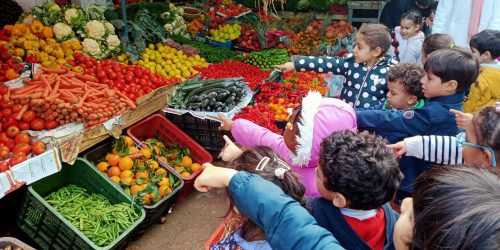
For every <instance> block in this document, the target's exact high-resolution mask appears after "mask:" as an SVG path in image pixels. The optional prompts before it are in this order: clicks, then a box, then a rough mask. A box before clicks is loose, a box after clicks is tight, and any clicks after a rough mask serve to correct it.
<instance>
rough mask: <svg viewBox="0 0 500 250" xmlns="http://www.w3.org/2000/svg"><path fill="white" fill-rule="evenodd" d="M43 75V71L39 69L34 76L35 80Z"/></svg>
mask: <svg viewBox="0 0 500 250" xmlns="http://www.w3.org/2000/svg"><path fill="white" fill-rule="evenodd" d="M41 75H42V71H38V72H37V73H36V74H35V75H34V76H33V80H38V79H40V76H41Z"/></svg>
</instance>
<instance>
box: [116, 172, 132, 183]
mask: <svg viewBox="0 0 500 250" xmlns="http://www.w3.org/2000/svg"><path fill="white" fill-rule="evenodd" d="M125 171H128V170H125ZM113 177H116V176H113ZM132 181H133V179H132V177H125V178H121V180H120V185H122V186H130V185H131V184H132Z"/></svg>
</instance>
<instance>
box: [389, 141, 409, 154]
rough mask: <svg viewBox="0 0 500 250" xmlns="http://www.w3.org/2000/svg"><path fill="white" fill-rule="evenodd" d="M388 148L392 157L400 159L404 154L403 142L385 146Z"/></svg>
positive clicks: (404, 146)
mask: <svg viewBox="0 0 500 250" xmlns="http://www.w3.org/2000/svg"><path fill="white" fill-rule="evenodd" d="M387 147H388V148H390V149H391V150H392V151H393V152H394V155H395V156H396V157H397V158H401V156H403V155H404V154H405V153H406V150H407V149H406V143H405V142H404V141H400V142H397V143H394V144H389V145H387Z"/></svg>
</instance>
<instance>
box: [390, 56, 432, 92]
mask: <svg viewBox="0 0 500 250" xmlns="http://www.w3.org/2000/svg"><path fill="white" fill-rule="evenodd" d="M424 75H425V71H424V69H423V68H422V66H420V65H418V64H415V63H398V64H396V65H394V66H392V67H391V68H390V69H389V81H391V82H394V81H397V82H399V83H400V84H402V85H403V87H404V88H405V90H406V92H408V93H409V94H411V95H414V96H416V97H417V98H419V99H420V98H422V97H423V93H422V84H421V83H420V80H421V79H422V77H424Z"/></svg>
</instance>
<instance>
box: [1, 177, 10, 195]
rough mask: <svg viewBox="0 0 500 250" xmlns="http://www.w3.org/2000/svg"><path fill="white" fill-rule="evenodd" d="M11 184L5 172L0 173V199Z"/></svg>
mask: <svg viewBox="0 0 500 250" xmlns="http://www.w3.org/2000/svg"><path fill="white" fill-rule="evenodd" d="M10 187H11V184H10V182H9V177H8V176H7V173H6V172H3V173H0V198H2V197H4V196H5V193H7V192H8V191H9V189H10Z"/></svg>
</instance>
